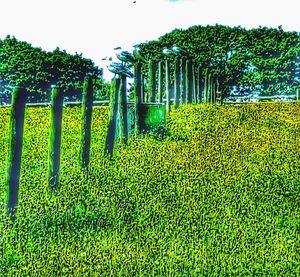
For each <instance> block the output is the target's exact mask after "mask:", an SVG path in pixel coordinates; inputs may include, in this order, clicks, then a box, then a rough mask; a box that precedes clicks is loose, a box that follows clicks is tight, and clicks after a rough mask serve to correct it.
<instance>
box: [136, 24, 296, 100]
mask: <svg viewBox="0 0 300 277" xmlns="http://www.w3.org/2000/svg"><path fill="white" fill-rule="evenodd" d="M173 44H176V45H177V46H179V47H181V48H183V49H184V50H187V51H188V56H189V58H190V59H192V60H193V61H194V64H195V65H196V66H199V68H200V70H202V71H203V73H204V74H205V72H206V70H207V69H208V70H209V71H210V72H211V73H213V74H214V75H216V76H219V77H220V80H221V87H222V90H223V92H224V93H225V94H228V93H229V91H230V90H232V89H233V88H234V89H235V90H236V91H237V92H240V93H243V92H246V91H247V92H253V91H256V92H259V93H261V94H262V95H272V94H282V93H284V94H292V93H295V91H296V90H297V89H299V87H300V34H299V33H297V32H285V31H283V29H282V28H281V26H279V27H278V28H277V29H273V28H266V27H259V28H257V29H252V30H246V29H244V28H242V27H234V28H231V27H227V26H222V25H215V26H206V27H204V26H193V27H190V28H189V29H187V30H182V29H175V30H173V31H172V32H170V33H167V34H165V35H164V36H162V37H160V38H159V39H158V40H155V41H150V42H147V43H142V44H141V45H140V48H141V49H142V50H144V51H145V56H146V58H150V57H151V58H152V59H153V58H155V59H157V60H164V59H166V58H167V59H169V60H170V61H172V60H174V57H172V55H169V56H167V57H166V56H164V55H163V48H164V47H172V45H173ZM144 72H145V74H147V69H146V65H145V67H144Z"/></svg>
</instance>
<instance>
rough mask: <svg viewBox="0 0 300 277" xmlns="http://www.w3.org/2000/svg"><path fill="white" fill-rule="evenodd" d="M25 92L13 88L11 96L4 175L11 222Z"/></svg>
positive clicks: (15, 198)
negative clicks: (5, 171)
mask: <svg viewBox="0 0 300 277" xmlns="http://www.w3.org/2000/svg"><path fill="white" fill-rule="evenodd" d="M25 94H26V90H25V89H24V88H21V87H15V88H14V90H13V94H12V106H11V113H10V127H9V149H8V162H7V173H6V202H7V214H8V215H9V216H10V218H11V219H12V221H14V219H15V214H16V211H17V205H18V195H19V183H20V173H21V160H22V142H23V129H24V116H25Z"/></svg>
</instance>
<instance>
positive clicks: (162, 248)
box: [0, 103, 300, 276]
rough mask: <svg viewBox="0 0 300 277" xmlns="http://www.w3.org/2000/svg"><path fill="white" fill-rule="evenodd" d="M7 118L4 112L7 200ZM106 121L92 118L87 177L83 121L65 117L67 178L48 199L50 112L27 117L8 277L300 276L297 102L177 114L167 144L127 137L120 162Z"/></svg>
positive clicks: (0, 259) (1, 268)
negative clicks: (107, 151) (109, 152)
mask: <svg viewBox="0 0 300 277" xmlns="http://www.w3.org/2000/svg"><path fill="white" fill-rule="evenodd" d="M8 120H9V110H8V109H6V108H1V109H0V147H1V152H0V167H1V175H0V186H1V187H0V189H1V191H3V190H4V188H3V186H4V180H5V168H6V156H7V140H8V139H7V135H8V134H7V132H8V123H9V122H8ZM107 120H108V111H107V109H106V108H104V107H98V108H95V109H94V111H93V125H92V149H91V167H90V172H89V174H88V175H85V174H84V173H83V172H82V171H81V170H80V164H79V160H78V159H79V148H80V130H81V128H80V124H81V112H80V110H79V109H78V108H66V109H64V114H63V141H62V145H63V148H62V161H61V165H62V168H61V181H60V187H59V189H58V191H57V192H55V193H50V192H49V190H48V188H47V157H48V152H47V149H48V137H49V124H50V110H49V109H47V108H29V109H27V110H26V118H25V129H24V132H25V138H24V148H23V150H24V151H23V164H22V172H21V184H20V186H21V191H20V199H19V201H20V203H19V210H18V213H17V219H16V222H15V226H14V227H13V228H12V227H10V226H6V225H4V222H5V221H6V219H5V217H4V216H3V215H2V218H1V223H0V224H1V225H0V273H1V274H0V275H3V276H99V275H102V276H135V275H138V276H225V275H227V276H236V275H238V276H240V275H242V276H249V275H251V276H252V275H254V276H299V275H300V104H299V103H261V104H260V103H259V104H249V105H233V106H231V105H225V106H209V105H188V106H183V107H179V108H178V109H177V110H176V111H174V112H172V113H171V116H170V119H169V121H168V129H169V131H170V136H169V137H167V138H165V139H164V140H160V141H157V140H155V139H154V137H152V136H140V137H137V138H131V139H130V140H129V145H128V146H122V145H118V147H117V151H116V155H115V157H114V159H113V160H112V161H110V160H108V159H106V158H104V157H103V149H104V142H105V133H106V129H105V128H106V124H107ZM3 199H4V195H3V194H1V198H0V203H1V205H0V206H1V210H2V211H3V210H4V201H3Z"/></svg>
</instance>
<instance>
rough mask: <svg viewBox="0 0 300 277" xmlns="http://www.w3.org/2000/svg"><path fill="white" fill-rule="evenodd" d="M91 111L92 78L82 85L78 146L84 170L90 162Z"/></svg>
mask: <svg viewBox="0 0 300 277" xmlns="http://www.w3.org/2000/svg"><path fill="white" fill-rule="evenodd" d="M92 111H93V83H92V78H86V79H85V80H84V83H83V97H82V136H81V145H80V147H81V148H80V158H81V167H82V168H86V167H88V165H89V162H90V146H91V123H92Z"/></svg>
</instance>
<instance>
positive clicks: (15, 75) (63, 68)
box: [0, 36, 109, 99]
mask: <svg viewBox="0 0 300 277" xmlns="http://www.w3.org/2000/svg"><path fill="white" fill-rule="evenodd" d="M86 76H92V77H93V78H94V86H95V92H96V94H97V96H98V98H100V99H101V98H104V97H105V95H106V94H107V92H108V90H109V85H108V84H105V83H104V82H103V79H102V69H100V68H98V67H97V66H95V64H94V62H93V61H92V60H90V59H86V58H83V57H82V54H77V53H76V54H75V55H71V54H68V53H67V52H66V51H65V50H60V49H59V48H56V49H55V50H54V51H52V52H46V51H43V50H42V49H41V48H36V47H32V46H31V44H29V43H27V42H21V41H18V40H17V39H16V38H14V37H10V36H7V37H6V38H5V39H4V40H0V93H1V94H10V93H11V91H12V88H13V87H14V86H15V85H22V86H25V87H26V89H27V91H28V95H31V98H46V99H47V97H50V90H51V85H56V86H57V87H59V88H61V89H63V91H64V93H65V95H66V96H70V97H75V98H78V97H80V95H81V91H82V85H83V81H84V78H85V77H86Z"/></svg>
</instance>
